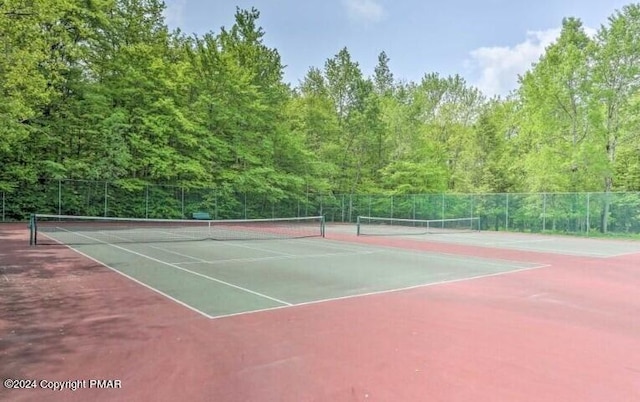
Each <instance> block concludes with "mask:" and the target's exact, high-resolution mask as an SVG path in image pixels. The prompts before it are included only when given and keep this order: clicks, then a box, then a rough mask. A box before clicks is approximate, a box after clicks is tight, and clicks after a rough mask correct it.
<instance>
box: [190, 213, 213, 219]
mask: <svg viewBox="0 0 640 402" xmlns="http://www.w3.org/2000/svg"><path fill="white" fill-rule="evenodd" d="M191 218H193V219H198V220H202V221H208V220H211V215H209V213H208V212H194V213H192V214H191Z"/></svg>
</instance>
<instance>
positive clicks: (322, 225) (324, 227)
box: [320, 215, 326, 237]
mask: <svg viewBox="0 0 640 402" xmlns="http://www.w3.org/2000/svg"><path fill="white" fill-rule="evenodd" d="M325 230H326V226H325V221H324V215H320V235H321V236H322V237H324V234H325Z"/></svg>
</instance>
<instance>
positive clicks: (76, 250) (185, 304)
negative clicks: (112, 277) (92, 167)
mask: <svg viewBox="0 0 640 402" xmlns="http://www.w3.org/2000/svg"><path fill="white" fill-rule="evenodd" d="M45 236H46V237H48V238H49V239H51V240H53V241H54V242H56V243H58V244H60V245H62V246H65V247H67V248H69V249H70V250H73V251H75V252H76V253H78V254H80V255H81V256H83V257H85V258H88V259H90V260H91V261H93V262H95V263H97V264H99V265H102V266H103V267H105V268H108V269H110V270H112V271H113V272H115V273H117V274H118V275H122V276H124V277H125V278H127V279H130V280H132V281H134V282H135V283H137V284H138V285H141V286H143V287H145V288H147V289H149V290H151V291H152V292H155V293H157V294H159V295H162V296H164V297H166V298H167V299H169V300H171V301H173V302H175V303H178V304H179V305H181V306H183V307H186V308H188V309H189V310H191V311H194V312H196V313H198V314H200V315H202V316H204V317H207V318H214V316H212V315H209V314H207V313H205V312H204V311H201V310H198V309H197V308H195V307H193V306H190V305H188V304H187V303H185V302H183V301H181V300H178V299H176V298H175V297H173V296H170V295H168V294H166V293H165V292H163V291H161V290H160V289H156V288H154V287H153V286H150V285H147V284H146V283H144V282H142V281H139V280H137V279H136V278H134V277H132V276H130V275H127V274H125V273H124V272H122V271H119V270H117V269H115V268H113V267H111V266H109V265H107V264H105V263H104V262H102V261H100V260H98V259H95V258H93V257H92V256H90V255H88V254H85V253H83V252H82V251H80V250H78V249H76V248H74V247H71V246H70V245H68V244H64V243H62V242H60V241H58V240H56V239H54V238H52V237H50V236H47V235H46V234H45Z"/></svg>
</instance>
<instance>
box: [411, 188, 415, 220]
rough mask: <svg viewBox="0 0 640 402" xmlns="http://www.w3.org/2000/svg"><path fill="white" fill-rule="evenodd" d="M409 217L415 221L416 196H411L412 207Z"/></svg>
mask: <svg viewBox="0 0 640 402" xmlns="http://www.w3.org/2000/svg"><path fill="white" fill-rule="evenodd" d="M411 212H412V213H411V215H412V219H413V220H415V219H416V195H415V194H414V195H413V207H412V211H411Z"/></svg>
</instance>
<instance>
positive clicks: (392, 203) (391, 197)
mask: <svg viewBox="0 0 640 402" xmlns="http://www.w3.org/2000/svg"><path fill="white" fill-rule="evenodd" d="M390 218H393V195H392V196H391V216H390Z"/></svg>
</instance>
